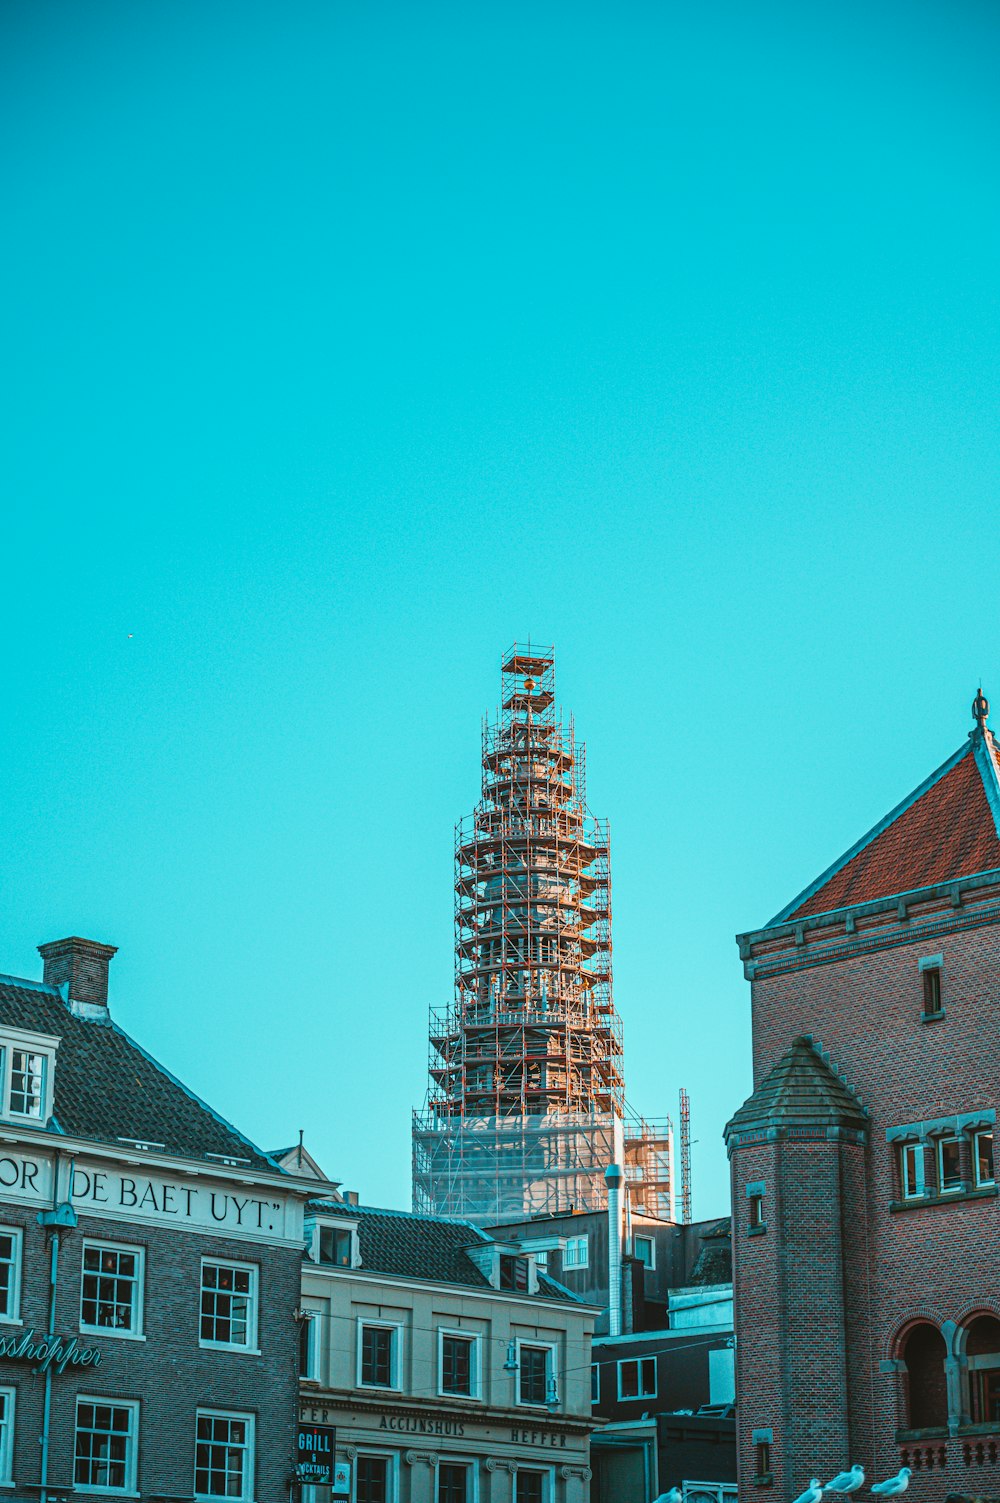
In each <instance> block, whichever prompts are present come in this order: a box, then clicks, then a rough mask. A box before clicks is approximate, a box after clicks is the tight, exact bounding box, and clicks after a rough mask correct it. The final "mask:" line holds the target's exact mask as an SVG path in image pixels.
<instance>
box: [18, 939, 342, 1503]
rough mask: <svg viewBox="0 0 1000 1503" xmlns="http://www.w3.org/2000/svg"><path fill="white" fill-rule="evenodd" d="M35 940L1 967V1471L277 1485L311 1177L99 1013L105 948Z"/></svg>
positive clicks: (32, 1494) (290, 1443)
mask: <svg viewBox="0 0 1000 1503" xmlns="http://www.w3.org/2000/svg"><path fill="white" fill-rule="evenodd" d="M40 948H41V953H42V956H43V959H44V967H45V969H44V980H43V981H42V982H41V983H39V982H35V981H28V980H22V979H20V978H16V977H9V976H0V1488H2V1489H4V1490H5V1492H6V1494H7V1496H8V1497H10V1498H11V1499H14V1500H19V1499H36V1498H37V1499H40V1500H41V1503H56V1500H59V1499H63V1498H66V1497H67V1496H69V1495H71V1494H72V1495H73V1496H74V1497H75V1498H77V1499H87V1498H91V1497H92V1498H94V1499H97V1498H102V1499H105V1500H106V1499H108V1498H114V1497H120V1498H138V1497H142V1498H143V1499H157V1498H159V1499H164V1500H166V1499H168V1498H169V1499H172V1500H174V1503H177V1500H181V1499H194V1498H197V1499H204V1500H205V1503H208V1500H213V1499H218V1498H223V1497H224V1498H226V1499H229V1500H233V1499H236V1500H240V1503H250V1500H254V1503H287V1499H288V1497H289V1484H290V1479H291V1477H292V1474H293V1471H294V1464H295V1450H294V1447H295V1425H296V1417H297V1411H296V1399H297V1386H298V1383H297V1364H298V1348H299V1324H298V1321H297V1319H296V1314H297V1311H298V1307H299V1301H300V1273H301V1266H302V1251H303V1227H304V1207H305V1201H306V1197H307V1195H308V1194H309V1193H310V1192H311V1193H313V1194H315V1191H316V1183H315V1180H309V1181H308V1182H305V1181H303V1180H302V1179H301V1178H297V1177H295V1176H294V1175H290V1174H288V1173H286V1172H285V1171H284V1170H282V1169H281V1168H280V1167H279V1166H278V1165H277V1164H276V1163H275V1162H274V1161H273V1160H271V1159H270V1158H269V1157H268V1156H267V1155H265V1154H263V1153H262V1152H261V1151H260V1149H258V1148H257V1147H255V1145H254V1144H253V1143H251V1142H250V1141H249V1139H247V1138H245V1137H244V1136H243V1135H242V1134H241V1133H239V1132H237V1130H236V1129H235V1128H233V1127H231V1126H230V1125H229V1123H227V1122H225V1121H223V1120H222V1118H220V1117H219V1116H217V1115H216V1114H215V1113H214V1112H213V1111H212V1110H211V1109H210V1108H209V1107H208V1106H206V1105H205V1104H204V1103H203V1102H202V1101H200V1100H199V1099H198V1098H197V1097H196V1096H194V1095H193V1094H192V1093H191V1092H190V1091H189V1090H187V1089H186V1087H184V1086H183V1085H181V1083H180V1082H179V1081H178V1080H176V1079H175V1078H174V1077H173V1076H172V1075H170V1074H168V1072H167V1071H166V1070H164V1069H163V1067H162V1066H160V1065H158V1064H157V1063H156V1061H155V1060H153V1059H152V1058H150V1056H149V1055H148V1054H147V1053H146V1052H145V1051H144V1050H143V1049H142V1048H141V1047H140V1046H139V1045H138V1044H136V1043H135V1042H134V1041H133V1040H132V1039H131V1038H129V1036H128V1035H127V1034H125V1033H124V1032H123V1031H122V1029H121V1028H120V1027H119V1026H118V1025H117V1023H116V1022H114V1021H113V1020H112V1017H111V1014H110V1011H109V1008H108V966H109V962H110V960H111V957H112V956H113V955H114V953H115V952H114V950H113V949H112V948H111V947H110V946H108V945H100V944H96V943H93V942H92V941H88V940H82V939H68V940H62V941H59V942H57V943H55V944H50V945H42V946H41V947H40ZM40 1438H41V1444H39V1440H40Z"/></svg>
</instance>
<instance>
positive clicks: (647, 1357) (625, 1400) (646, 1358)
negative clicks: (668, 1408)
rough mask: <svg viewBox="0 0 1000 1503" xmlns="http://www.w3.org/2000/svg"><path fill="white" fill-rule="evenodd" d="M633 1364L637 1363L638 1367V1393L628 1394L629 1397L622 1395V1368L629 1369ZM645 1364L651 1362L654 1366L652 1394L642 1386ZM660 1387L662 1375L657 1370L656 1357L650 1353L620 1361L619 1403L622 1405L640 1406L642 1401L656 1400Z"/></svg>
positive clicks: (624, 1358) (623, 1358)
mask: <svg viewBox="0 0 1000 1503" xmlns="http://www.w3.org/2000/svg"><path fill="white" fill-rule="evenodd" d="M633 1362H634V1363H635V1366H636V1385H635V1386H636V1392H635V1393H634V1394H628V1395H626V1394H624V1393H622V1368H623V1367H628V1366H629V1365H630V1364H631V1363H633ZM644 1362H651V1363H652V1364H653V1391H652V1393H647V1392H646V1390H645V1389H644V1388H643V1386H642V1364H643V1363H644ZM659 1387H660V1375H659V1373H658V1372H657V1370H656V1358H655V1357H654V1356H652V1355H651V1354H650V1353H649V1352H644V1353H642V1354H641V1355H640V1356H637V1357H621V1358H620V1359H619V1361H618V1402H619V1403H620V1404H638V1403H639V1401H640V1400H641V1399H655V1398H656V1397H657V1395H658V1393H659Z"/></svg>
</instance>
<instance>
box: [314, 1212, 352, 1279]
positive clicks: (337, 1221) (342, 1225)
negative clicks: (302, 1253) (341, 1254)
mask: <svg viewBox="0 0 1000 1503" xmlns="http://www.w3.org/2000/svg"><path fill="white" fill-rule="evenodd" d="M323 1231H329V1232H346V1233H347V1235H348V1236H349V1237H350V1239H351V1255H350V1260H349V1261H348V1262H347V1263H323V1262H321V1261H320V1256H319V1244H320V1236H321V1233H322V1232H323ZM312 1260H313V1262H314V1263H315V1264H316V1265H317V1267H319V1268H339V1269H340V1271H341V1273H346V1272H347V1271H348V1269H350V1268H360V1267H361V1253H360V1243H359V1241H358V1223H357V1222H356V1221H347V1220H345V1219H344V1218H343V1217H340V1216H337V1217H333V1216H328V1217H326V1218H324V1217H322V1216H319V1217H317V1220H316V1224H315V1226H314V1227H313V1240H312Z"/></svg>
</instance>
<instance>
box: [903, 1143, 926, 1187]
mask: <svg viewBox="0 0 1000 1503" xmlns="http://www.w3.org/2000/svg"><path fill="white" fill-rule="evenodd" d="M902 1179H903V1194H904V1196H905V1197H906V1198H907V1199H908V1200H915V1199H917V1198H918V1197H919V1196H921V1195H923V1193H924V1148H923V1144H922V1143H907V1144H906V1146H905V1147H904V1149H903V1174H902Z"/></svg>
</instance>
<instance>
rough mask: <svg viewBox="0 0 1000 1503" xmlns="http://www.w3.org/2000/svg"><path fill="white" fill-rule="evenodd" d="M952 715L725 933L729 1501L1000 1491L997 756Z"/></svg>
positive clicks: (983, 730) (979, 722)
mask: <svg viewBox="0 0 1000 1503" xmlns="http://www.w3.org/2000/svg"><path fill="white" fill-rule="evenodd" d="M973 713H974V718H975V721H976V724H975V729H974V730H973V731H972V733H971V735H970V737H969V739H968V740H967V741H966V742H964V743H963V745H962V746H960V747H959V749H958V751H957V752H955V754H954V755H953V756H951V757H949V759H948V760H947V761H946V762H945V763H944V764H943V765H942V766H941V767H940V768H938V770H937V771H936V772H934V773H933V774H932V775H931V776H930V777H929V778H927V779H926V781H925V782H923V783H922V784H921V785H920V786H919V787H918V788H917V789H916V790H915V791H914V792H913V793H912V794H911V795H910V796H909V797H908V798H906V799H904V801H903V802H902V803H901V804H899V805H898V806H897V807H896V808H895V809H893V810H892V812H891V813H890V814H888V815H887V816H886V817H885V819H883V820H881V821H880V822H879V824H877V825H876V826H875V828H874V829H873V830H871V831H870V832H869V833H868V834H867V835H866V836H864V837H863V838H862V839H861V840H860V841H858V842H857V844H856V845H854V846H852V847H851V849H850V850H849V851H847V852H846V853H845V855H844V856H842V857H841V858H840V860H838V861H836V862H835V863H834V864H833V865H832V866H831V867H830V868H829V869H828V870H827V871H825V872H824V873H823V874H822V875H821V876H820V877H819V878H818V879H817V880H816V881H815V882H813V883H811V884H810V885H809V886H808V887H807V888H806V889H805V890H804V891H803V892H801V893H800V894H799V895H798V897H796V898H795V899H793V901H792V902H790V903H789V904H788V905H787V906H786V907H785V908H784V909H782V911H781V912H780V913H778V914H777V915H776V916H775V918H774V919H772V920H771V922H770V923H769V924H767V925H766V926H765V927H764V928H762V929H759V930H755V931H753V932H750V933H747V934H743V935H741V936H740V937H739V945H740V953H741V956H742V958H743V961H744V965H745V970H746V975H747V978H748V979H749V981H750V983H751V1004H752V1010H753V1064H754V1083H755V1090H754V1093H753V1095H752V1096H751V1097H750V1099H749V1100H748V1101H747V1102H746V1103H745V1104H744V1105H743V1106H742V1107H741V1108H740V1110H739V1111H738V1112H737V1113H736V1114H735V1116H734V1117H733V1118H732V1120H731V1122H730V1123H729V1124H728V1127H727V1129H726V1138H727V1144H728V1151H729V1155H730V1162H731V1171H732V1190H733V1229H734V1238H733V1253H734V1267H735V1298H736V1329H737V1340H738V1346H737V1351H738V1359H737V1393H738V1406H739V1407H738V1430H739V1453H740V1456H739V1465H740V1498H741V1499H746V1500H748V1503H750V1500H753V1499H754V1498H757V1497H761V1498H768V1497H775V1496H776V1497H778V1498H781V1499H786V1500H787V1499H791V1498H794V1497H796V1496H797V1495H798V1494H799V1492H800V1491H801V1490H802V1489H803V1488H804V1486H805V1485H806V1483H807V1481H808V1480H809V1478H810V1477H813V1476H816V1477H819V1478H820V1480H821V1481H825V1480H826V1479H828V1478H829V1477H832V1476H833V1475H834V1473H835V1472H837V1471H840V1470H841V1469H843V1468H845V1467H847V1466H849V1465H852V1464H854V1463H861V1464H862V1465H863V1466H864V1467H865V1470H866V1473H867V1474H868V1477H869V1481H872V1480H875V1476H876V1475H877V1476H878V1477H879V1478H884V1477H886V1476H891V1475H894V1474H895V1473H896V1472H897V1471H899V1469H900V1468H901V1467H903V1466H906V1467H909V1468H910V1471H911V1474H912V1475H911V1479H910V1486H909V1496H910V1497H913V1498H914V1499H915V1500H916V1499H927V1500H934V1503H944V1500H945V1499H949V1498H954V1499H962V1498H974V1497H979V1496H981V1495H983V1494H998V1493H1000V1466H998V1449H1000V1203H998V1199H997V1185H996V1179H995V1173H994V1160H993V1133H994V1126H995V1116H996V1106H997V1099H998V1095H1000V1049H998V1045H1000V1010H998V1007H997V998H998V992H1000V777H998V767H1000V748H998V745H997V743H996V741H995V740H994V737H993V735H992V733H991V732H990V731H989V729H988V728H987V725H986V716H987V713H988V707H987V706H986V703H985V701H984V700H983V699H982V696H981V694H980V696H978V697H977V700H976V703H975V705H974V707H973ZM766 1489H772V1491H771V1492H767V1491H766Z"/></svg>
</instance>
